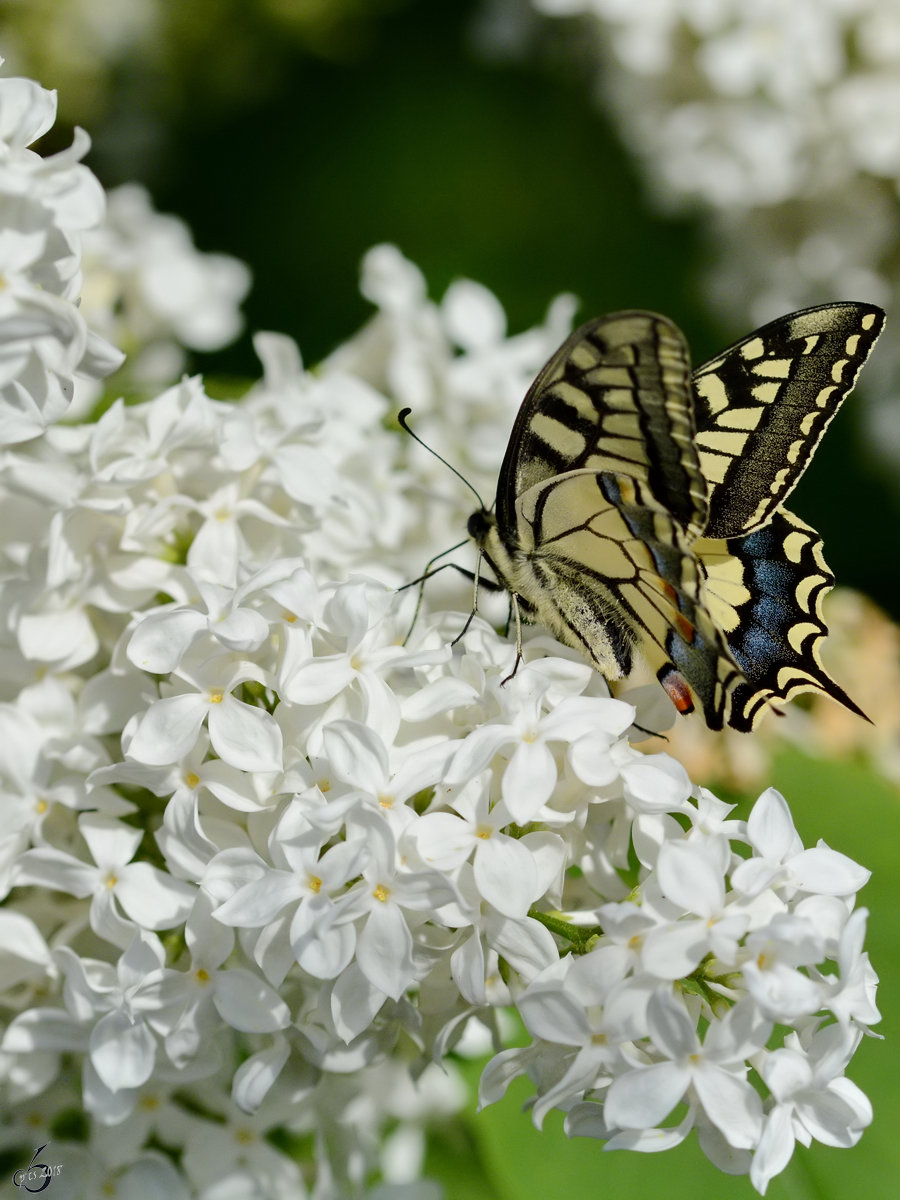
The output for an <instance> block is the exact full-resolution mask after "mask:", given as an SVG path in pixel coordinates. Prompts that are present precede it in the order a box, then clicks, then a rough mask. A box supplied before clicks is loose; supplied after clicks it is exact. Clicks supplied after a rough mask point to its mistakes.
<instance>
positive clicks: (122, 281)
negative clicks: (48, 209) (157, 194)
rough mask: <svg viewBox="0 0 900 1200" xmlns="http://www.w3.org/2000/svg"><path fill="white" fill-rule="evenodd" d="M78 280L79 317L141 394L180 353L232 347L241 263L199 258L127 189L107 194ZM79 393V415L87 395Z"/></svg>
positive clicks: (177, 363) (183, 234)
mask: <svg viewBox="0 0 900 1200" xmlns="http://www.w3.org/2000/svg"><path fill="white" fill-rule="evenodd" d="M84 277H85V284H86V286H85V289H84V292H83V294H82V308H83V310H84V312H85V315H86V317H87V319H88V321H89V323H90V324H91V327H92V328H95V329H98V330H99V331H101V332H102V333H103V334H104V336H105V337H107V338H108V339H109V340H110V341H112V342H113V343H114V344H115V345H117V346H119V347H121V348H122V349H123V350H125V351H126V353H127V354H128V363H127V382H128V384H129V386H131V387H135V388H138V389H140V390H141V391H142V393H144V392H146V391H147V390H148V389H151V388H153V389H154V390H155V389H156V388H157V387H159V386H163V385H165V384H167V383H169V382H171V380H173V379H177V377H178V375H179V374H180V372H181V371H182V370H183V369H184V363H185V347H187V348H188V349H190V350H206V351H208V350H218V349H220V348H221V347H222V346H226V345H228V343H229V342H231V341H233V340H234V338H235V337H237V335H238V334H239V333H240V331H241V328H242V325H243V322H242V318H241V314H240V309H239V306H240V304H241V302H242V301H243V299H244V297H245V296H246V294H247V291H248V290H249V287H250V272H249V270H248V269H247V267H246V266H245V265H244V263H242V262H239V261H238V259H236V258H231V257H230V256H229V255H227V254H201V253H199V252H198V251H197V249H196V248H195V247H194V243H193V239H192V237H191V233H190V230H189V229H188V227H187V225H186V224H185V223H184V221H182V220H181V219H180V218H178V217H174V216H169V215H166V214H162V213H158V212H156V211H155V209H154V208H153V205H152V203H151V200H150V197H149V195H148V193H147V191H146V189H144V188H143V187H141V186H139V185H138V184H135V183H131V184H125V185H123V186H122V187H118V188H115V189H114V190H113V191H111V192H110V193H109V196H108V197H107V209H106V218H105V220H104V221H103V223H102V224H101V225H100V226H99V228H96V229H92V230H91V231H90V232H89V233H88V234H87V235H86V237H85V239H84ZM83 392H84V395H83V396H79V395H77V393H76V403H77V404H78V405H79V409H80V411H81V412H82V413H83V412H84V411H85V409H86V408H87V405H88V400H89V399H90V398H91V397H92V396H93V395H94V391H92V390H91V389H87V388H86V389H83ZM151 394H152V393H151Z"/></svg>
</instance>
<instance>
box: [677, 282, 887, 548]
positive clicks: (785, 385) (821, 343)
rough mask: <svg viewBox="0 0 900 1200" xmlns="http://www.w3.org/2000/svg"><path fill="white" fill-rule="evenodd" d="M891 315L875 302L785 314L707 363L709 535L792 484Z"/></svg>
mask: <svg viewBox="0 0 900 1200" xmlns="http://www.w3.org/2000/svg"><path fill="white" fill-rule="evenodd" d="M883 325H884V313H883V312H882V310H881V309H880V308H876V307H875V306H874V305H872V304H856V303H853V302H852V301H847V302H841V303H837V304H825V305H821V306H819V307H817V308H808V309H804V310H803V311H802V312H796V313H792V314H791V315H790V316H787V317H780V318H779V319H778V320H777V321H772V322H771V323H770V324H768V325H764V326H763V327H762V329H759V330H757V331H756V333H752V334H750V336H749V337H746V338H744V339H743V340H742V341H740V342H737V343H736V344H735V345H734V346H731V347H729V349H728V350H725V351H724V352H723V353H722V354H720V355H719V356H718V358H715V359H713V360H712V362H708V363H706V364H705V365H704V366H702V367H700V368H699V369H698V370H697V371H696V372H695V373H694V376H693V383H694V390H695V393H696V405H697V412H696V422H697V434H696V446H697V450H698V453H699V459H700V468H701V470H702V472H703V475H704V478H705V479H706V480H707V483H708V485H709V493H710V495H709V519H708V521H707V524H706V528H705V530H704V534H705V536H706V537H714V538H721V537H732V536H735V535H737V534H741V533H750V532H751V531H753V530H755V529H759V528H761V527H762V526H764V525H765V524H766V522H767V521H769V520H771V518H772V515H773V513H775V512H776V511H777V510H778V509H779V508H780V507H781V505H782V504H783V503H784V501H785V500H786V498H787V497H788V496H789V495H790V493H791V492H792V491H793V489H794V487H795V486H796V484H797V481H798V480H799V478H800V476H801V475H802V474H803V472H804V470H805V469H806V467H807V465H808V463H809V461H810V459H811V458H812V456H813V453H814V451H815V449H816V446H817V445H818V444H819V441H820V440H821V438H822V435H823V434H824V432H825V430H826V429H827V427H828V424H829V422H830V421H831V419H832V417H833V416H834V415H835V413H836V412H837V410H838V409H839V408H840V406H841V403H842V402H843V400H844V398H845V397H846V396H847V394H848V393H849V392H850V391H851V389H852V388H853V385H854V383H855V381H856V377H857V375H858V374H859V372H860V369H861V368H862V366H863V364H864V363H865V361H866V359H867V357H868V355H869V352H870V351H871V349H872V346H873V345H874V344H875V340H876V338H877V337H878V335H879V333H880V332H881V329H882V327H883Z"/></svg>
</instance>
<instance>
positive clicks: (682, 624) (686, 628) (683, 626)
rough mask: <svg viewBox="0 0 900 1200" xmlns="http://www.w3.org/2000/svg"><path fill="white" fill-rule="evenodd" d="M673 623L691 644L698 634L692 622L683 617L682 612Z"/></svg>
mask: <svg viewBox="0 0 900 1200" xmlns="http://www.w3.org/2000/svg"><path fill="white" fill-rule="evenodd" d="M673 624H674V625H675V628H676V629H677V630H678V632H679V633H680V634H681V636H682V637H683V638H684V640H685V641H686V642H687V644H688V645H690V644H691V643H692V642H693V640H694V638H695V637H696V636H697V630H696V629H695V628H694V626H693V625H692V624H691V623H690V621H689V620H688V619H687V617H683V616H682V615H681V613H678V614H677V615H676V617H675V620H674V622H673Z"/></svg>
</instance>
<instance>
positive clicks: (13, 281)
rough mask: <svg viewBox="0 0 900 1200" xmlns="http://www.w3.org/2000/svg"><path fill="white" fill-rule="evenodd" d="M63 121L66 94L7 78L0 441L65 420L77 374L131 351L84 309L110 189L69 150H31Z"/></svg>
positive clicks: (0, 138)
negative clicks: (93, 237) (92, 241)
mask: <svg viewBox="0 0 900 1200" xmlns="http://www.w3.org/2000/svg"><path fill="white" fill-rule="evenodd" d="M55 118H56V93H55V92H50V91H47V90H46V89H45V88H42V87H40V86H39V85H38V84H36V83H34V82H33V81H32V80H30V79H15V78H5V79H0V230H2V232H0V280H2V285H3V286H2V289H0V445H9V444H11V443H15V442H22V441H26V440H27V439H29V438H33V437H35V436H37V435H38V434H40V433H41V432H42V431H43V430H44V429H45V428H46V426H47V425H48V424H52V423H53V422H55V421H58V420H59V419H60V417H62V416H63V415H64V414H65V412H66V409H67V408H68V407H69V404H70V402H71V399H72V394H73V387H74V379H75V376H76V375H78V376H81V377H85V378H90V379H99V378H102V376H104V375H106V374H108V373H109V372H110V371H112V370H114V369H115V368H116V367H117V366H118V365H119V364H120V363H121V361H122V357H123V356H122V353H121V351H119V350H118V349H116V348H115V347H113V346H112V345H110V344H109V343H108V342H106V341H104V340H103V339H102V338H101V337H99V336H98V334H97V333H96V332H94V331H92V330H91V329H90V328H89V326H88V323H87V322H86V321H85V318H84V316H83V314H82V313H81V312H80V311H79V308H78V300H79V295H80V292H81V286H82V274H81V239H82V237H83V236H84V234H85V232H86V231H87V230H89V229H91V228H92V227H94V226H96V225H97V224H98V223H99V222H100V220H101V219H102V217H103V211H104V206H105V196H104V193H103V189H102V188H101V186H100V184H99V183H98V181H97V179H96V178H95V177H94V175H92V174H91V172H90V171H89V170H88V169H87V167H85V166H83V165H82V163H81V161H80V160H81V159H82V158H83V157H84V155H85V154H86V153H87V150H88V148H89V146H90V139H89V138H88V136H87V134H86V133H85V132H84V130H82V129H77V130H76V131H75V137H74V139H73V142H72V145H71V146H70V147H69V149H68V150H61V151H59V153H57V154H54V155H52V156H49V157H47V158H42V157H41V156H40V155H39V154H36V153H35V152H34V151H33V150H30V149H29V146H30V145H31V143H32V142H35V141H37V139H38V138H40V137H41V136H42V135H43V134H45V133H46V132H47V130H48V129H50V128H51V126H52V125H53V122H54V120H55Z"/></svg>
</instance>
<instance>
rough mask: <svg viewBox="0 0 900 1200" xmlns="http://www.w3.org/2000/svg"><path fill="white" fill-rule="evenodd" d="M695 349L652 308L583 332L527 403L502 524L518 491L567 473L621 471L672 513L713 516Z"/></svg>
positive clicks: (504, 483) (507, 474)
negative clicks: (698, 426) (693, 377)
mask: <svg viewBox="0 0 900 1200" xmlns="http://www.w3.org/2000/svg"><path fill="white" fill-rule="evenodd" d="M693 405H694V401H693V398H692V396H691V386H690V356H689V352H688V348H687V344H686V343H685V340H684V337H683V335H682V334H681V332H680V330H679V329H678V328H677V327H676V326H675V325H673V324H672V322H671V321H668V320H666V318H665V317H660V316H656V315H655V314H653V313H646V312H623V313H614V314H613V315H611V316H608V317H602V318H601V319H600V320H597V321H590V322H588V324H586V325H583V326H582V327H581V328H580V329H578V330H576V332H575V333H573V334H572V336H571V337H570V338H568V339H567V340H566V341H565V342H564V343H563V345H562V346H561V347H560V349H559V350H558V351H557V352H556V354H554V355H553V357H552V358H551V359H550V361H549V362H548V363H547V365H546V366H545V367H544V369H543V370H542V371H541V373H540V374H539V375H538V377H537V379H536V380H535V381H534V383H533V384H532V386H531V388H530V389H529V392H528V395H527V396H526V397H525V400H524V402H523V404H522V407H521V409H520V410H519V416H518V418H517V420H516V424H515V427H514V429H513V432H512V437H511V438H510V442H509V446H508V448H507V451H506V457H505V458H504V460H503V466H502V468H501V470H500V481H499V485H498V489H497V519H498V521H499V523H500V528H501V530H503V529H506V530H512V529H513V528H514V527H515V501H516V497H518V496H521V495H523V494H524V493H525V492H527V491H528V490H529V489H530V488H532V487H534V486H536V485H537V484H539V483H542V482H543V481H544V480H546V479H551V478H553V477H554V476H556V475H561V474H563V473H564V472H566V471H575V470H585V469H587V470H594V471H611V472H618V473H620V474H623V475H628V476H630V477H631V478H633V479H638V480H642V481H646V482H647V483H649V484H650V487H651V488H652V490H653V493H654V495H655V496H656V497H657V498H658V501H659V503H661V504H663V505H665V506H666V508H667V509H668V511H669V513H670V514H671V516H672V518H673V519H674V520H676V521H678V522H679V524H681V525H682V527H683V528H685V529H691V530H693V531H694V532H695V533H699V531H700V530H701V529H702V528H703V527H704V525H705V524H706V484H705V482H704V480H703V477H702V475H701V473H700V466H699V462H698V460H697V451H696V449H695V447H694V415H693Z"/></svg>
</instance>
